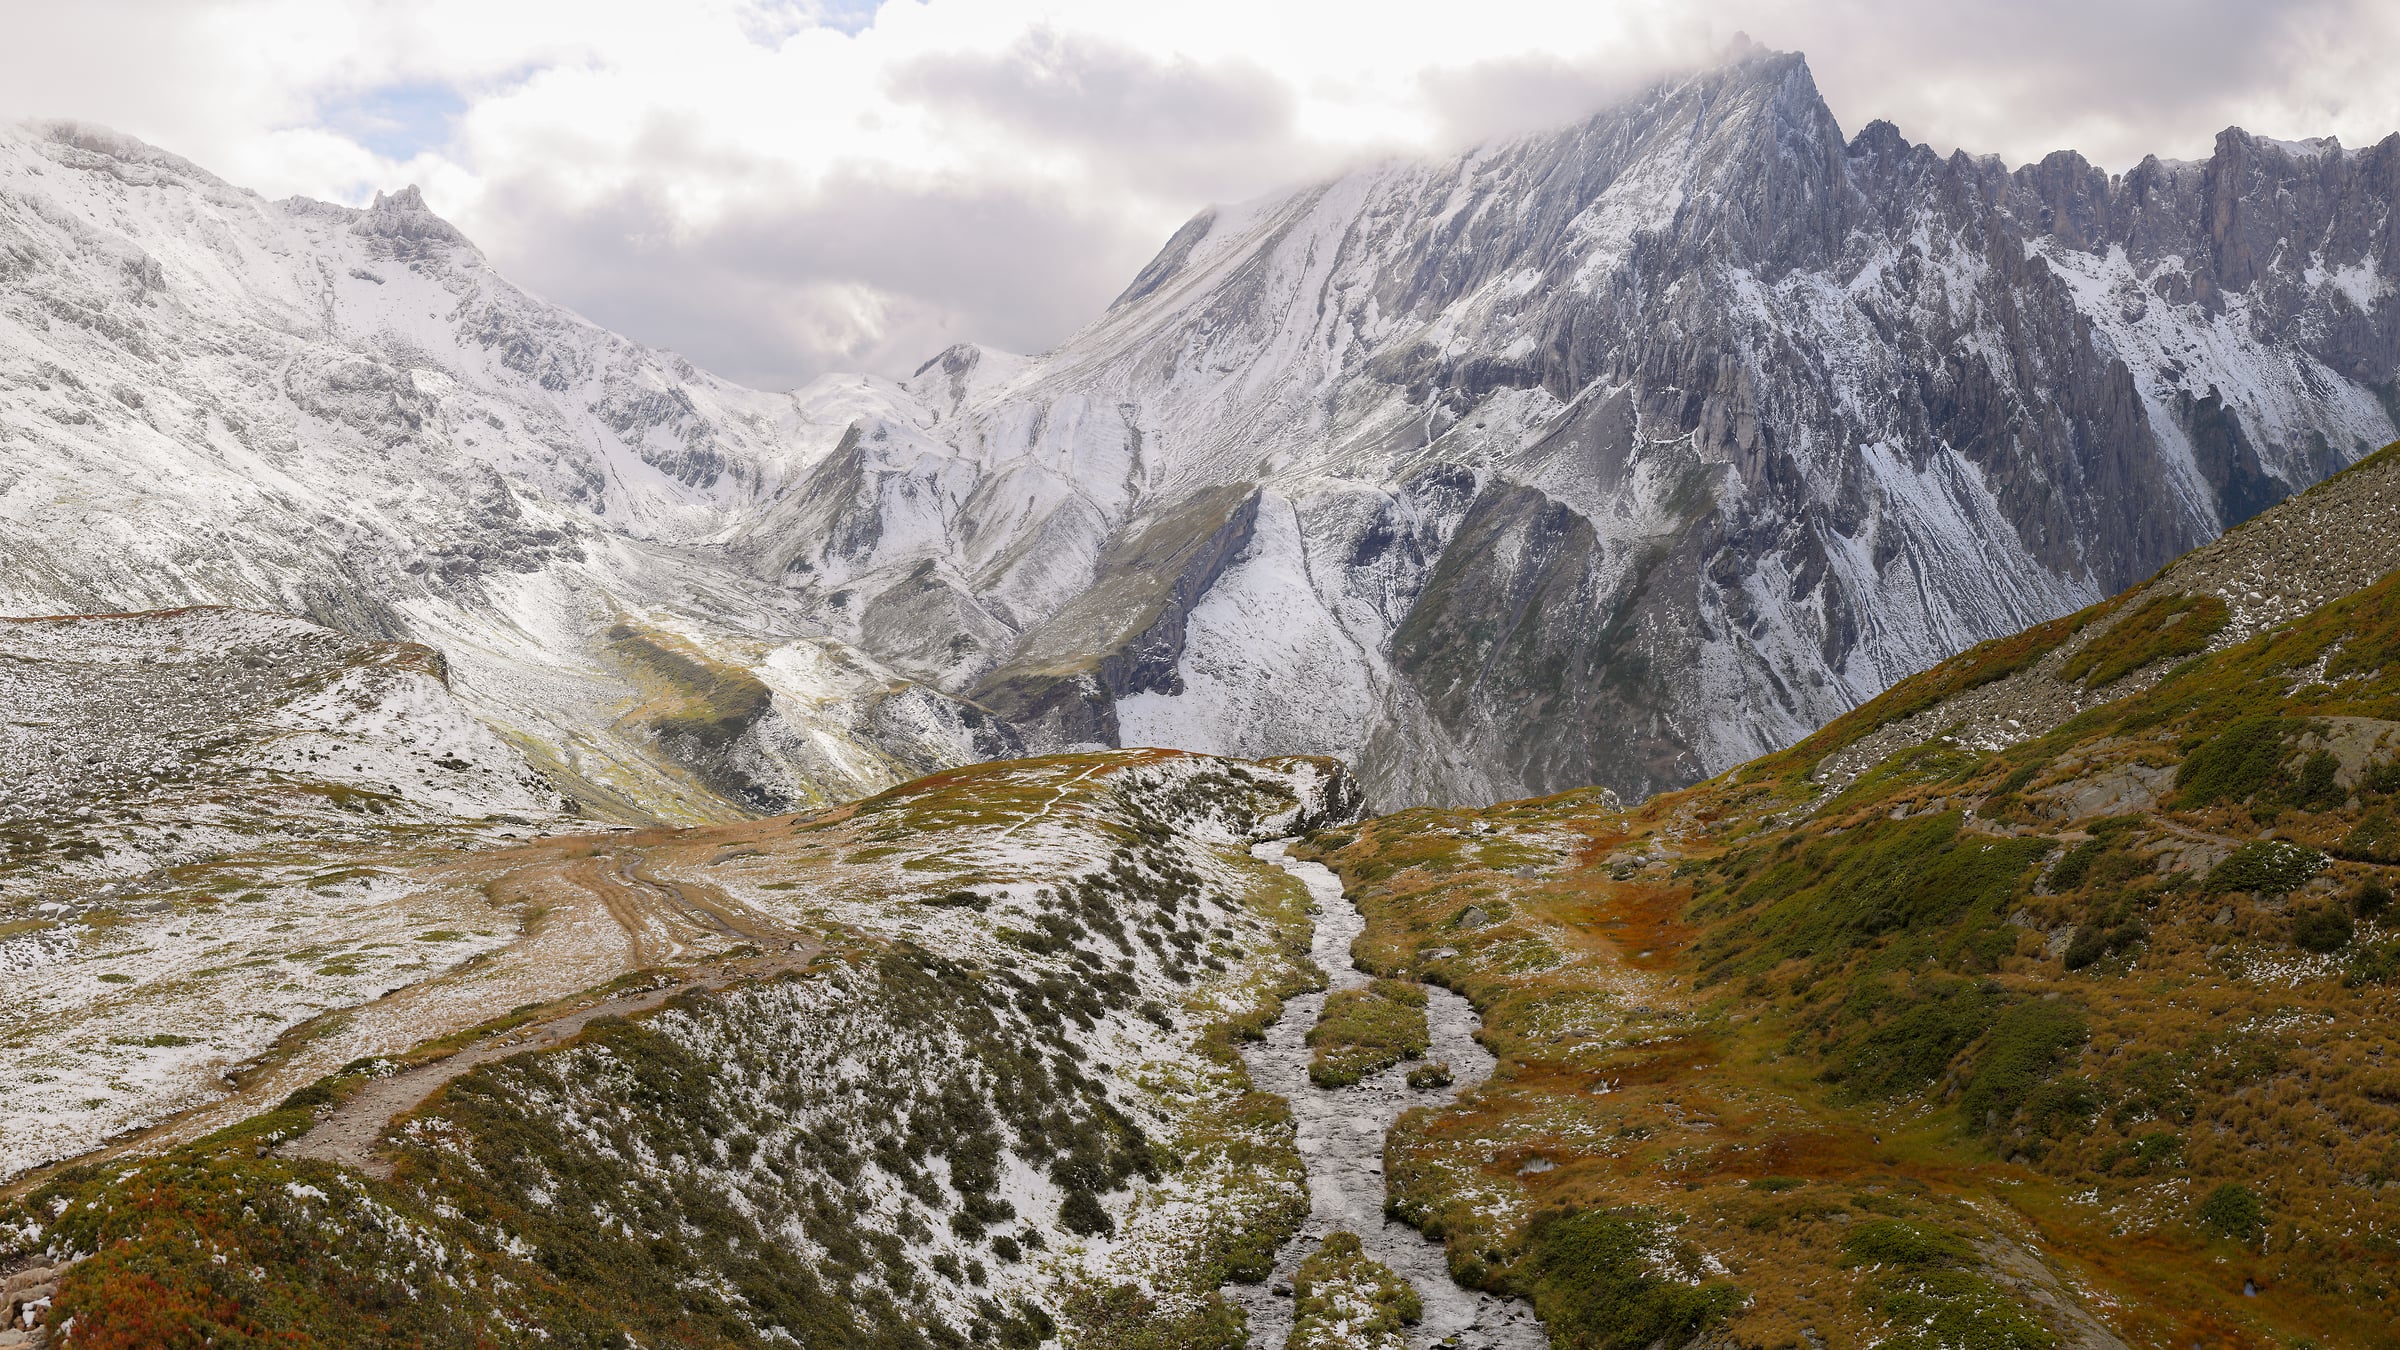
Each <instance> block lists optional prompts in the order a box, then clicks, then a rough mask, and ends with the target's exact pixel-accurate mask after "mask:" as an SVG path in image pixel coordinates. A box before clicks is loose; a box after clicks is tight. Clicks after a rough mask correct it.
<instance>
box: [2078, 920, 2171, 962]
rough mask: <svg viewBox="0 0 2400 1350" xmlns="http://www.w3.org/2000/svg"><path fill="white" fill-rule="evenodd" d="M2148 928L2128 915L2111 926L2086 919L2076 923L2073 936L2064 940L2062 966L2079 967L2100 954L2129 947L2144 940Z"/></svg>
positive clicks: (2108, 954)
mask: <svg viewBox="0 0 2400 1350" xmlns="http://www.w3.org/2000/svg"><path fill="white" fill-rule="evenodd" d="M2149 936H2150V930H2149V929H2148V928H2146V927H2144V926H2143V924H2142V922H2141V921H2140V920H2139V919H2128V920H2126V921H2125V922H2124V923H2121V924H2117V925H2115V926H2113V927H2112V926H2109V925H2106V924H2097V923H2087V924H2081V925H2079V926H2077V928H2076V929H2075V937H2074V940H2073V941H2071V942H2069V943H2068V944H2067V951H2066V958H2065V961H2066V967H2067V969H2069V970H2082V969H2083V968H2084V967H2086V966H2089V965H2091V964H2092V963H2093V962H2095V961H2098V960H2099V959H2100V958H2101V957H2103V956H2113V955H2115V954H2116V953H2118V952H2121V951H2124V950H2125V949H2127V948H2129V947H2133V946H2136V945H2138V944H2140V943H2141V942H2144V941H2146V940H2147V939H2148V938H2149Z"/></svg>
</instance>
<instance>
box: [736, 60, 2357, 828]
mask: <svg viewBox="0 0 2400 1350" xmlns="http://www.w3.org/2000/svg"><path fill="white" fill-rule="evenodd" d="M2396 197H2400V138H2395V139H2387V140H2386V141H2384V142H2383V143H2382V144H2380V145H2378V146H2376V147H2375V148H2373V149H2371V150H2367V151H2363V152H2360V151H2350V150H2345V149H2343V148H2342V147H2340V146H2338V145H2336V144H2334V143H2333V142H2331V141H2318V142H2309V143H2306V144H2300V145H2287V144H2279V143H2275V142H2269V141H2264V140H2260V139H2257V138H2254V137H2251V136H2249V135H2246V134H2244V133H2242V132H2240V131H2228V132H2226V133H2224V135H2223V136H2222V137H2220V139H2219V141H2218V144H2217V148H2216V153H2215V155H2214V156H2213V157H2212V158H2211V159H2210V160H2209V161H2208V162H2206V163H2200V164H2170V163H2164V162H2161V161H2157V160H2149V161H2145V162H2144V163H2143V164H2142V165H2140V166H2139V167H2138V168H2136V169H2134V170H2133V171H2132V172H2130V173H2127V174H2124V175H2122V176H2111V175H2108V174H2105V173H2102V172H2100V171H2099V170H2097V169H2095V168H2093V167H2092V166H2090V165H2089V164H2087V163H2085V162H2084V161H2083V160H2081V159H2080V158H2078V157H2076V156H2074V155H2072V154H2061V155H2054V156H2052V157H2050V158H2049V159H2046V160H2044V161H2043V162H2042V163H2040V164H2039V165H2035V166H2031V167H2027V168H2022V169H2017V170H2014V171H2011V170H2009V169H2007V168H2005V167H2004V166H2002V165H2001V164H2000V163H1998V162H1997V161H1995V160H1991V159H1975V158H1971V157H1968V156H1965V155H1957V156H1952V157H1950V158H1947V159H1945V158H1942V157H1940V156H1938V155H1936V154H1934V153H1933V152H1932V151H1930V150H1929V149H1927V148H1925V147H1923V146H1916V145H1911V144H1909V143H1908V142H1907V141H1905V140H1904V139H1902V137H1901V136H1900V134H1899V133H1898V132H1897V131H1896V130H1895V129H1893V128H1892V127H1891V126H1889V125H1886V124H1883V123H1877V124H1874V125H1871V126H1869V127H1868V128H1867V129H1866V130H1865V131H1863V132H1862V133H1860V134H1859V135H1858V136H1857V137H1855V138H1853V139H1850V140H1847V141H1846V140H1845V139H1844V138H1843V136H1842V134H1841V131H1840V128H1839V127H1838V126H1837V125H1836V124H1835V122H1834V119H1833V116H1832V114H1831V112H1830V111H1829V110H1828V109H1827V108H1826V106H1825V103H1824V102H1823V100H1822V99H1821V98H1820V97H1819V96H1818V93H1817V90H1816V87H1815V85H1814V83H1813V81H1812V80H1811V78H1810V75H1809V72H1808V69H1807V66H1806V64H1805V62H1804V61H1803V60H1802V58H1800V57H1799V56H1796V55H1789V54H1779V53H1769V52H1756V51H1754V52H1750V53H1748V54H1746V55H1744V56H1742V57H1741V58H1740V59H1738V60H1735V61H1733V62H1731V63H1729V64H1727V65H1725V66H1723V67H1721V68H1718V69H1713V70H1709V71H1706V72H1703V73H1701V74H1698V75H1694V76H1690V77H1686V78H1679V79H1674V80H1669V81H1666V82H1663V83H1661V84H1659V85H1657V86H1656V87H1654V88H1652V89H1651V90H1649V91H1648V92H1647V93H1645V94H1643V95H1641V96H1640V97H1637V98H1634V99H1632V100H1630V101H1628V102H1626V103H1623V104H1621V105H1619V106H1617V107H1614V108H1610V109H1608V110H1606V111H1604V112H1601V113H1599V114H1598V115H1596V116H1594V117H1592V118H1590V119H1589V120H1587V121H1584V122H1582V123H1580V124H1578V125H1575V126H1572V127H1568V128H1565V129H1563V130H1559V131H1555V132H1548V133H1543V134H1538V135H1531V136H1526V137H1523V138H1520V139H1517V140H1513V141H1508V142H1505V143H1501V144H1496V145H1492V146H1488V147H1485V148H1482V149H1479V150H1477V151H1475V152H1473V153H1470V154H1468V155H1465V156H1462V157H1460V158H1457V159H1454V160H1448V161H1443V162H1438V163H1400V164H1389V165H1382V166H1377V167H1373V168H1369V169H1365V170H1362V171H1360V172H1357V173H1354V174H1352V175H1350V176H1348V177H1345V178H1342V179H1340V180H1338V181H1335V182H1331V183H1326V184H1321V185H1318V186H1315V187H1311V188H1308V189H1306V190H1304V191H1300V192H1296V193H1292V194H1289V195H1285V196H1278V197H1274V198H1271V199H1266V200H1261V201H1257V202H1252V203H1248V204H1245V205H1242V206H1238V207H1231V208H1222V209H1212V210H1210V211H1205V212H1203V213H1201V214H1200V215H1199V216H1197V217H1195V218H1194V219H1193V220H1192V221H1191V222H1190V223H1189V224H1188V225H1187V226H1185V227H1184V229H1183V230H1181V231H1180V232H1179V233H1178V234H1177V235H1176V236H1175V237H1174V239H1173V240H1171V241H1170V242H1169V244H1168V245H1167V247H1166V248H1165V250H1164V251H1162V252H1161V253H1160V254H1159V256H1158V257H1157V259H1156V260H1155V261H1153V262H1152V263H1151V264H1150V266H1149V267H1147V268H1146V269H1144V271H1143V272H1142V273H1141V275H1140V276H1139V277H1137V278H1136V279H1135V280H1134V282H1133V284H1132V285H1131V286H1130V287H1129V288H1128V289H1127V290H1126V291H1125V293H1124V295H1123V296H1121V297H1120V298H1119V299H1118V300H1117V302H1116V303H1115V304H1114V305H1113V306H1112V307H1111V308H1110V310H1109V311H1108V313H1107V314H1105V315H1104V316H1103V317H1102V318H1101V319H1099V320H1098V321H1097V322H1096V323H1094V324H1093V325H1091V326H1090V327H1089V328H1087V329H1086V330H1084V331H1083V332H1082V333H1080V334H1078V335H1077V336H1076V337H1075V338H1074V339H1072V340H1071V341H1070V342H1068V343H1067V344H1065V345H1064V346H1063V347H1061V348H1060V349H1059V350H1057V351H1055V352H1053V353H1050V354H1048V355H1046V356H1044V357H1041V358H1038V359H1035V360H1032V361H1024V360H1019V359H1016V358H1001V357H997V356H994V355H992V354H990V353H985V352H979V351H977V350H975V349H972V348H961V349H957V350H954V351H951V352H948V353H945V354H944V355H943V356H942V357H940V358H939V359H938V360H936V361H935V362H932V363H930V364H929V365H928V366H927V367H926V368H925V369H924V370H922V371H920V372H919V373H918V375H917V377H916V379H915V380H913V381H912V382H911V384H910V386H909V387H910V392H911V393H912V394H913V395H915V396H916V398H917V399H918V401H919V402H920V404H921V405H922V408H923V411H922V412H921V413H919V414H916V415H914V416H912V417H909V418H905V419H869V420H866V421H864V422H862V423H861V424H860V425H859V427H858V428H857V429H856V430H855V432H854V433H853V434H851V435H849V436H847V437H846V438H845V439H844V441H843V442H842V445H841V446H840V448H839V449H838V450H837V452H836V453H835V454H834V455H832V456H830V457H828V458H826V459H824V460H821V461H820V462H819V463H818V464H817V465H816V466H815V467H814V469H813V470H811V472H810V473H809V475H808V477H807V479H806V480H805V483H804V485H803V486H802V487H801V488H800V489H799V490H797V491H794V492H790V493H787V494H785V495H783V496H781V497H780V498H778V499H777V500H775V501H774V502H773V503H771V504H770V505H768V507H767V508H766V510H765V512H764V513H763V515H761V516H760V517H759V518H758V519H756V520H755V521H753V522H752V523H750V524H748V525H746V526H745V527H744V528H743V529H742V530H741V531H740V532H739V533H738V534H737V535H736V536H735V537H734V540H733V547H734V549H735V551H736V552H737V553H739V554H740V555H741V556H743V557H745V558H747V559H750V560H752V561H753V563H754V565H755V566H756V567H757V568H758V570H759V571H760V573H761V574H762V575H767V576H781V577H782V578H784V580H785V584H786V585H787V586H790V587H792V588H794V589H795V590H796V591H797V592H799V593H802V594H805V595H808V596H811V597H813V598H814V599H815V601H816V603H817V608H816V610H815V612H816V613H817V614H818V615H819V616H820V617H822V618H823V619H824V621H825V622H827V623H828V624H829V625H831V626H832V627H834V629H835V630H836V631H838V632H841V633H843V634H844V635H845V636H847V637H849V638H850V639H851V640H853V641H856V642H858V643H860V644H861V645H863V646H865V647H867V648H869V649H870V650H873V651H876V652H878V653H879V654H881V655H883V656H884V657H885V658H886V659H888V660H891V661H893V662H894V663H895V664H896V665H898V666H899V667H900V668H902V669H905V670H909V671H911V672H913V673H916V674H917V675H918V676H919V677H920V678H925V679H930V680H937V681H941V682H943V683H945V684H946V685H948V686H950V687H956V688H963V689H967V690H969V691H971V692H972V693H973V694H974V695H975V697H977V698H978V699H980V700H982V701H984V702H985V703H987V704H988V705H989V706H991V707H992V708H994V709H995V710H997V711H999V712H1001V713H1002V714H1004V715H1006V716H1009V717H1011V718H1013V719H1015V720H1017V721H1018V722H1019V723H1020V724H1021V725H1024V726H1026V727H1027V728H1028V729H1029V733H1030V734H1031V735H1033V736H1034V737H1035V739H1036V740H1037V741H1039V740H1041V739H1043V738H1044V737H1048V738H1054V739H1057V740H1062V741H1069V742H1072V741H1076V740H1082V739H1097V740H1122V741H1124V742H1126V743H1144V742H1166V743H1172V744H1176V745H1182V746H1189V747H1193V748H1202V749H1210V750H1219V751H1226V752H1232V753H1241V754H1256V753H1264V752H1266V751H1268V750H1270V749H1274V750H1289V751H1310V752H1323V753H1333V754H1340V755H1345V756H1350V757H1353V758H1354V759H1355V760H1356V761H1357V762H1358V763H1359V764H1360V767H1361V769H1362V772H1363V773H1364V775H1365V777H1366V779H1367V781H1368V782H1369V783H1370V784H1371V785H1372V786H1373V788H1374V790H1375V791H1376V793H1377V795H1378V797H1379V799H1380V800H1381V801H1383V802H1385V803H1395V802H1402V801H1408V800H1414V799H1424V798H1435V799H1439V798H1443V797H1466V798H1475V797H1495V796H1496V797H1506V796H1513V795H1520V794H1525V793H1533V792H1542V791H1548V790H1553V789H1558V788H1564V787H1569V786H1573V785H1576V784H1581V783H1586V782H1593V781H1598V782H1603V783H1607V784H1609V785H1611V786H1613V787H1616V788H1618V789H1619V790H1620V791H1627V792H1632V793H1640V792H1644V791H1647V790H1650V789H1654V788H1657V787H1661V786H1666V785H1671V784H1676V783H1682V782H1688V781H1691V780H1692V779H1695V778H1697V777H1700V776H1702V775H1705V774H1707V773H1710V772H1713V771H1715V770H1718V769H1722V768H1724V767H1726V766H1729V765H1731V764H1734V763H1738V762H1740V761H1742V760H1744V759H1746V758H1748V757H1750V756H1752V755H1754V754H1757V753H1759V752H1761V751H1763V750H1766V749H1768V748H1771V747H1774V746H1777V745H1780V744H1783V743H1786V742H1788V741H1790V740H1791V739H1793V738H1795V737H1797V736H1798V735H1800V734H1801V733H1802V732H1804V731H1806V730H1807V729H1809V728H1811V727H1813V726H1815V725H1817V724H1819V723H1821V722H1822V721H1824V720H1825V719H1827V718H1829V717H1831V716H1833V715H1834V714H1836V713H1838V712H1840V711H1841V710H1843V709H1845V708H1847V707H1849V706H1851V705H1853V704H1855V703H1856V702H1858V701H1859V700H1861V699H1862V698H1864V697H1866V696H1868V695H1871V694H1873V693H1874V692H1876V691H1877V690H1879V689H1881V688H1883V687H1884V686H1885V685H1887V684H1889V683H1891V682H1892V681H1893V680H1895V679H1897V678H1899V677H1900V676H1902V675H1904V674H1907V673H1908V672H1911V671H1913V670H1917V669H1921V668H1923V667H1924V666H1926V665H1928V664H1930V663H1932V662H1933V661H1934V660H1936V659H1938V658H1940V657H1942V656H1944V655H1946V654H1948V653H1950V652H1952V651H1955V650H1957V649H1959V648H1960V647H1963V646H1965V645H1967V644H1969V643H1970V642H1972V641H1975V640H1978V639H1982V638H1986V637H1992V636H1997V635H2000V634H2003V633H2009V632H2014V631H2016V630H2017V629H2019V628H2020V627H2022V626H2024V625H2025V624H2027V623H2028V622H2031V621H2033V620H2035V619H2038V618H2041V617H2045V616H2048V615H2053V614H2056V613H2059V612H2062V611H2064V610H2066V609H2069V608H2071V607H2073V606H2075V605H2077V604H2080V603H2082V602H2085V601H2087V600H2090V599H2092V598H2095V597H2097V596H2100V595H2104V594H2108V593H2112V592H2114V591H2116V590H2118V589H2120V588H2122V587H2124V586H2125V585H2127V584H2129V583H2131V582H2133V581H2135V580H2138V579H2139V578H2141V577H2143V576H2145V575H2147V574H2148V573H2149V572H2150V571H2152V570H2153V569H2155V568H2156V567H2158V566H2159V565H2160V564H2162V563H2163V562H2165V561H2166V560H2167V559H2169V558H2171V557H2173V556H2175V554H2177V553H2178V552H2180V551H2182V550H2184V549H2186V548H2188V547H2190V546H2192V545H2193V544H2194V543H2197V542H2199V541H2201V540H2204V539H2206V538H2208V537H2210V536H2212V535H2213V534H2215V533H2216V532H2217V531H2219V530H2220V529H2222V528H2224V526H2225V525H2226V524H2228V523H2229V522H2232V521H2235V520H2239V519H2241V518H2243V517H2246V516H2248V515H2249V514H2251V513H2253V512H2255V511H2257V510H2258V509H2260V508H2261V507H2263V506H2264V505H2266V504H2268V503H2269V502H2272V501H2274V500H2276V499H2278V498H2279V497H2281V496H2282V495H2284V494H2285V493H2287V492H2289V491H2291V490H2293V489H2295V488H2297V487H2301V486H2305V485H2307V484H2309V483H2311V482H2314V481H2316V480H2317V479H2319V478H2321V477H2323V476H2324V475H2325V474H2327V473H2329V472H2331V471H2333V470H2335V469H2337V468H2339V467H2341V466H2342V465H2343V464H2345V463H2347V462H2349V461H2350V460H2352V459H2354V458H2355V457H2356V456H2357V455H2358V454H2359V453H2361V452H2362V451H2363V450H2366V449H2370V448H2372V447H2374V446H2378V445H2381V444H2383V443H2384V442H2386V441H2388V440H2390V439H2392V437H2393V434H2394V427H2393V397H2394V391H2395V388H2396V386H2395V383H2394V381H2395V375H2396V374H2400V308H2395V307H2394V306H2392V305H2391V304H2390V303H2389V301H2388V299H2387V292H2388V291H2389V290H2390V288H2391V285H2392V280H2393V279H2394V278H2395V277H2400V257H2396V256H2395V247H2396V242H2400V236H2396V235H2395V225H2394V215H2393V211H2392V207H2393V203H2394V201H2395V198H2396Z"/></svg>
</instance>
